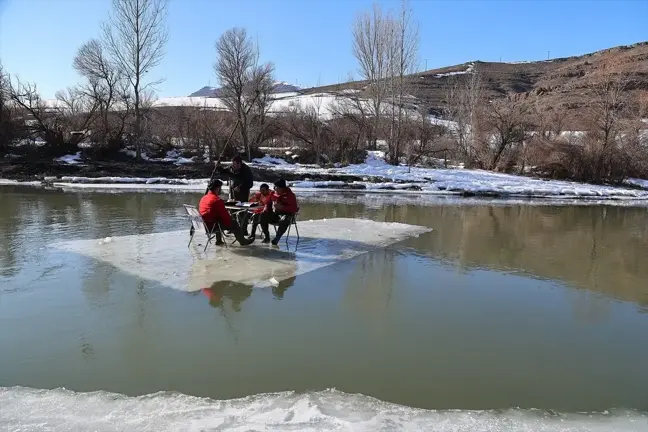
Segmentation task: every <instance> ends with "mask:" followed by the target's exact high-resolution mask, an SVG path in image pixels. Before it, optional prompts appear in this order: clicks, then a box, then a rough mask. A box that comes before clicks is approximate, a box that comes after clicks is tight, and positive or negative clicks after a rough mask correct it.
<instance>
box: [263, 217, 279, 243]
mask: <svg viewBox="0 0 648 432" xmlns="http://www.w3.org/2000/svg"><path fill="white" fill-rule="evenodd" d="M278 221H279V216H277V215H276V214H275V213H271V212H264V213H261V222H260V223H261V230H262V231H263V243H269V242H270V230H269V227H270V224H271V223H277V222H278Z"/></svg>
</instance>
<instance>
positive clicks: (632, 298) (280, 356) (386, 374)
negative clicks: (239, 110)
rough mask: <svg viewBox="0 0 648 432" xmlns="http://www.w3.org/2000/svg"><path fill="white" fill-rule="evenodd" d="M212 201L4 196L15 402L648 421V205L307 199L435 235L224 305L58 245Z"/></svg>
mask: <svg viewBox="0 0 648 432" xmlns="http://www.w3.org/2000/svg"><path fill="white" fill-rule="evenodd" d="M198 199H199V195H194V194H172V193H168V194H141V193H121V194H100V193H61V192H56V191H43V190H36V189H25V188H0V202H1V203H2V204H1V205H0V346H1V347H2V349H1V353H0V386H1V387H12V386H25V387H33V388H57V387H65V388H67V389H70V390H74V391H94V390H105V391H110V392H116V393H121V394H125V395H131V396H136V395H143V394H148V393H152V392H156V391H161V390H172V391H176V392H181V393H184V394H188V395H194V396H205V397H211V398H214V399H230V398H237V397H243V396H249V395H256V394H265V393H273V392H281V391H289V390H295V391H298V392H308V391H314V392H316V391H322V390H325V389H329V388H335V389H337V390H339V391H341V392H346V393H353V394H355V393H360V394H363V395H367V396H371V397H375V398H378V399H381V400H384V401H387V402H392V403H397V404H403V405H408V406H411V407H417V408H426V409H464V410H465V409H477V410H488V409H509V408H516V407H520V408H524V409H526V408H539V409H553V410H557V411H561V412H577V411H587V412H589V411H602V410H606V409H613V408H620V409H634V410H639V411H646V410H648V374H646V365H648V314H647V313H646V312H648V283H647V282H646V281H648V266H646V265H645V263H646V262H647V259H648V211H647V210H646V209H645V208H632V207H611V206H529V205H520V204H514V205H501V204H497V205H494V204H492V203H490V202H488V201H484V202H482V203H479V204H471V205H464V204H462V202H461V201H460V200H443V199H440V200H437V201H434V202H428V203H427V204H426V205H416V204H415V203H412V204H399V205H384V201H383V202H382V203H380V205H374V204H375V203H374V204H372V203H371V202H370V201H363V200H361V199H348V198H343V199H338V198H336V197H335V196H330V197H328V198H325V199H323V198H322V197H318V198H317V199H312V200H309V199H308V198H307V197H304V198H303V200H304V204H303V205H302V214H301V218H302V219H305V220H308V219H322V218H334V217H353V218H368V219H372V220H377V221H388V222H392V221H395V222H401V223H408V224H414V225H423V226H428V227H431V228H433V231H432V232H430V233H427V234H424V235H421V236H420V237H419V238H416V239H410V240H405V241H403V242H400V243H397V244H396V245H393V246H390V247H387V248H385V249H381V250H379V251H376V252H371V253H369V254H365V255H362V256H360V257H357V258H354V259H352V260H349V261H345V262H342V263H340V264H336V265H334V266H329V267H326V268H322V269H319V270H316V271H313V272H310V273H306V274H302V275H299V276H297V277H295V278H291V279H288V280H286V281H283V282H282V283H280V284H279V286H276V287H272V288H265V289H253V288H252V287H250V286H246V285H241V284H238V283H235V282H219V283H217V284H214V285H213V286H211V287H210V288H211V292H212V293H213V295H212V296H211V298H210V297H208V296H207V295H205V294H204V293H203V292H195V293H185V292H181V291H178V290H173V289H170V288H168V287H166V286H163V285H161V284H159V283H154V282H151V281H148V280H141V279H138V278H137V277H134V276H131V275H128V274H126V273H123V272H120V271H119V270H117V269H115V268H113V267H111V266H110V265H108V264H105V263H102V262H99V261H95V260H92V259H90V258H87V257H83V256H79V255H74V254H66V253H63V252H61V251H57V250H55V249H53V248H50V247H48V244H50V243H52V242H57V241H63V240H71V239H100V238H105V237H109V236H119V235H131V234H144V233H153V232H163V231H170V230H177V229H182V228H183V227H187V228H188V225H187V222H186V219H185V215H184V210H183V209H182V206H181V204H182V203H185V202H194V203H195V202H196V201H197V200H198ZM250 271H254V269H250Z"/></svg>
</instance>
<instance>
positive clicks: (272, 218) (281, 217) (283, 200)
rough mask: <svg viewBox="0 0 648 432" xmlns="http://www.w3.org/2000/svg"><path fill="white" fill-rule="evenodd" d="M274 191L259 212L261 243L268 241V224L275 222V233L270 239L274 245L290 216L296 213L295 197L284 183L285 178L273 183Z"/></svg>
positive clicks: (287, 223)
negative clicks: (261, 233)
mask: <svg viewBox="0 0 648 432" xmlns="http://www.w3.org/2000/svg"><path fill="white" fill-rule="evenodd" d="M274 186H275V191H274V192H273V193H272V195H271V198H270V200H269V201H268V203H267V205H266V207H265V208H264V210H263V213H261V218H260V219H261V221H260V223H261V230H262V231H263V243H268V242H270V232H269V230H268V227H269V225H270V224H277V235H276V236H275V238H274V239H273V240H272V244H273V245H274V246H276V245H277V244H278V243H279V240H280V239H281V236H283V235H284V233H285V232H286V230H287V229H288V227H289V226H290V223H291V220H292V216H293V215H294V214H295V213H297V197H296V196H295V194H294V193H293V191H292V190H290V188H289V187H288V186H287V185H286V180H284V179H280V180H277V181H276V182H275V183H274Z"/></svg>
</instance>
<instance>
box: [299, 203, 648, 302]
mask: <svg viewBox="0 0 648 432" xmlns="http://www.w3.org/2000/svg"><path fill="white" fill-rule="evenodd" d="M338 207H343V209H339V208H338ZM302 213H303V216H302V218H305V219H306V218H316V217H332V216H333V215H334V214H338V213H343V214H351V213H355V214H357V215H362V216H363V217H367V218H369V219H373V220H377V221H386V222H405V223H410V224H414V225H424V226H429V227H431V228H433V229H434V231H433V232H432V234H431V235H426V236H421V237H419V238H415V239H409V240H407V241H406V242H405V243H404V244H405V245H406V246H410V247H411V248H412V249H413V250H415V251H416V253H424V254H426V255H428V256H430V257H433V258H435V259H441V260H442V261H446V262H448V263H449V264H451V265H453V264H454V265H459V266H460V268H463V269H465V270H470V269H479V268H485V269H491V270H496V271H502V272H514V273H515V272H520V273H523V274H527V275H531V276H534V277H538V278H542V279H550V280H557V281H561V282H564V283H567V284H569V285H571V286H573V287H575V288H583V289H588V290H592V291H594V292H598V293H602V294H605V295H607V296H612V297H615V298H618V299H621V300H624V301H631V302H634V303H636V304H638V305H640V306H642V307H644V308H647V307H648V284H646V283H645V281H646V280H648V266H646V265H645V260H646V257H647V256H648V223H647V221H648V209H646V208H641V207H639V208H629V207H614V206H581V207H576V206H574V207H567V206H563V207H552V206H524V205H511V206H502V205H498V206H488V205H475V206H462V205H453V206H401V207H399V206H384V207H383V208H377V209H372V208H367V207H365V206H363V205H360V204H354V205H347V204H327V205H325V206H321V207H320V206H305V207H304V209H303V211H302Z"/></svg>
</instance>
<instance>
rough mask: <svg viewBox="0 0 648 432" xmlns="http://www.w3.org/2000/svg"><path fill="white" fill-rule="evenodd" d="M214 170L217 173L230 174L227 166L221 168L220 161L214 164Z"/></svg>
mask: <svg viewBox="0 0 648 432" xmlns="http://www.w3.org/2000/svg"><path fill="white" fill-rule="evenodd" d="M216 172H218V173H219V174H228V175H229V174H230V169H229V168H223V167H222V166H221V165H220V163H218V164H217V165H216Z"/></svg>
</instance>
